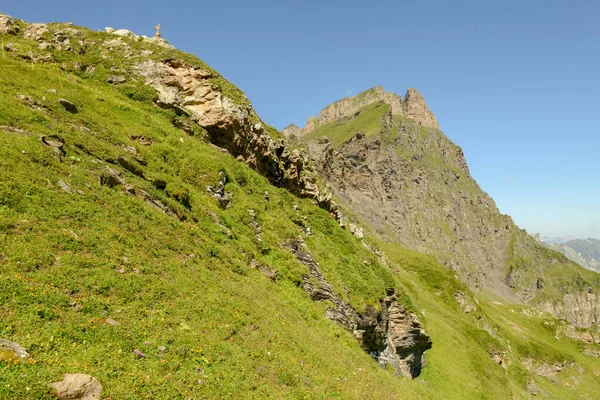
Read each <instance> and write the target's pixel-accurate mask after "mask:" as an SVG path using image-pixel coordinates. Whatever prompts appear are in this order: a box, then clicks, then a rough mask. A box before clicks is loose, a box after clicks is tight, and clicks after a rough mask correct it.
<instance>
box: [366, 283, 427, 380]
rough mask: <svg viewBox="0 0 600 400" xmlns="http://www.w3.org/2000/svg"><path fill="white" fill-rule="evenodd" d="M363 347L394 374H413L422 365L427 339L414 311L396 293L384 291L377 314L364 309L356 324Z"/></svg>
mask: <svg viewBox="0 0 600 400" xmlns="http://www.w3.org/2000/svg"><path fill="white" fill-rule="evenodd" d="M357 332H358V335H359V337H362V344H363V347H364V348H365V350H366V351H367V352H368V353H369V354H371V356H372V357H373V358H374V359H376V360H377V361H378V362H379V363H380V364H381V365H382V366H386V365H391V366H392V367H393V368H394V370H396V373H397V374H398V375H404V376H408V377H413V378H414V377H416V376H419V374H420V373H421V368H422V367H423V365H424V364H425V357H424V355H423V354H424V353H425V351H426V350H429V349H431V346H432V342H431V338H430V337H429V335H428V334H427V332H425V330H424V329H423V328H422V326H421V322H420V321H419V319H418V318H417V316H416V315H415V314H414V313H409V312H407V311H406V309H405V308H404V307H403V306H402V304H400V303H399V302H398V294H397V293H396V292H395V291H394V290H393V289H390V290H388V293H387V296H386V297H384V298H383V299H382V300H381V311H380V312H379V313H377V312H374V310H372V309H371V310H370V311H367V312H365V314H364V315H363V317H362V319H361V321H360V324H359V326H358V327H357Z"/></svg>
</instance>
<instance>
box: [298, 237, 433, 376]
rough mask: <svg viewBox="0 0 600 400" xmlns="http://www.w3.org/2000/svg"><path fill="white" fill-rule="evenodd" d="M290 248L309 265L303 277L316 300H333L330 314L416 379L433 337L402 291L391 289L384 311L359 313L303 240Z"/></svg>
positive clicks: (381, 359)
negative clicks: (408, 307)
mask: <svg viewBox="0 0 600 400" xmlns="http://www.w3.org/2000/svg"><path fill="white" fill-rule="evenodd" d="M286 247H287V248H288V249H289V250H290V251H291V252H292V253H294V255H295V256H296V258H297V259H298V261H300V262H301V263H303V264H304V265H306V266H307V267H308V270H309V274H310V275H305V276H304V277H303V284H304V290H306V292H307V293H308V294H309V296H310V297H311V298H312V299H313V300H315V301H329V302H331V303H332V304H333V305H334V307H330V308H329V309H328V310H327V317H328V318H329V319H331V320H332V321H336V322H338V323H339V324H340V325H342V326H344V327H345V328H346V329H348V330H350V331H352V332H353V333H354V335H355V337H356V338H357V340H358V341H359V342H360V343H361V345H362V346H363V348H364V349H365V351H366V352H367V353H369V354H370V355H371V357H373V359H375V360H376V361H377V362H378V363H379V364H381V365H382V366H386V365H391V366H392V367H393V368H394V370H395V371H396V374H397V375H403V376H406V377H410V378H415V377H417V376H419V374H420V373H421V368H422V367H423V365H424V364H425V357H424V353H425V351H426V350H429V349H430V348H431V346H432V342H431V338H430V337H429V335H428V334H427V332H425V330H424V329H423V328H422V325H421V322H420V321H419V319H418V318H417V316H416V315H415V314H414V313H410V312H408V311H407V310H406V309H405V308H404V307H403V306H402V304H400V303H399V302H398V294H397V293H396V292H395V290H394V289H388V291H387V296H385V297H384V298H382V299H381V311H376V310H375V309H373V308H367V310H365V312H364V313H362V314H361V313H359V312H357V311H356V310H355V309H354V307H352V306H351V305H350V304H348V303H346V302H345V301H344V300H343V299H342V298H341V297H340V296H339V295H337V294H336V293H335V292H334V291H333V289H332V287H331V285H330V284H329V282H327V280H326V279H325V277H324V276H323V274H322V273H321V271H320V269H319V264H318V263H317V262H316V261H315V260H314V258H313V257H312V255H311V254H310V253H309V252H308V251H307V249H306V246H305V245H304V243H303V242H302V241H300V240H295V241H291V242H289V243H288V244H287V245H286Z"/></svg>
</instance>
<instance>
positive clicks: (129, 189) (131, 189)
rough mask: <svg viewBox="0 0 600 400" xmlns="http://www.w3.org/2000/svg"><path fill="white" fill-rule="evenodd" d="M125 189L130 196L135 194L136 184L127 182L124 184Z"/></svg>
mask: <svg viewBox="0 0 600 400" xmlns="http://www.w3.org/2000/svg"><path fill="white" fill-rule="evenodd" d="M123 190H124V191H125V193H126V194H128V195H130V196H135V186H133V185H130V184H126V185H124V186H123Z"/></svg>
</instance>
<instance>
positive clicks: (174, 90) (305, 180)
mask: <svg viewBox="0 0 600 400" xmlns="http://www.w3.org/2000/svg"><path fill="white" fill-rule="evenodd" d="M134 71H135V72H136V73H138V74H139V75H142V76H143V77H145V78H146V84H147V85H150V86H152V87H153V88H154V89H156V91H157V95H158V99H157V100H156V102H157V104H158V105H159V106H161V107H168V108H172V109H174V110H175V111H176V112H177V113H179V114H181V115H186V116H189V117H190V118H191V119H192V120H193V121H194V122H195V123H196V124H198V125H199V126H200V127H202V128H204V129H205V130H206V132H207V134H208V138H209V140H210V141H211V142H212V143H213V144H215V145H217V146H219V147H222V148H225V149H227V150H228V151H229V153H230V154H232V155H233V156H234V157H237V158H238V159H239V160H241V161H244V162H245V163H246V164H248V165H249V166H250V167H251V168H253V169H255V170H257V171H258V172H259V173H261V174H262V175H264V176H265V177H267V178H268V179H269V180H270V181H271V183H273V184H274V185H275V186H279V187H285V188H287V189H289V190H290V191H291V192H293V193H295V194H297V195H300V196H304V197H308V198H311V199H314V200H315V201H316V202H317V203H318V204H319V206H320V207H322V208H324V209H326V210H327V211H329V212H330V213H332V214H333V215H334V216H336V217H337V216H338V208H337V205H336V204H335V203H334V202H333V201H332V199H331V194H330V193H329V192H328V191H327V190H325V191H321V190H320V189H319V188H318V186H317V185H316V183H315V182H316V176H315V175H314V173H312V171H311V170H310V166H309V160H308V158H307V157H306V156H305V155H303V154H302V153H301V152H300V151H298V150H297V149H290V148H289V146H288V145H287V144H286V143H285V142H283V141H281V142H276V141H275V140H273V138H272V137H271V136H270V135H269V134H268V133H267V131H266V130H265V128H264V126H263V124H262V123H261V122H260V119H259V118H258V116H256V114H255V113H254V110H253V109H252V107H251V106H250V105H249V102H248V103H244V102H238V103H236V102H234V101H233V100H232V99H230V98H229V97H227V96H225V95H223V93H222V91H221V90H220V89H219V87H218V86H216V85H215V84H214V79H213V78H215V77H214V76H213V73H212V72H210V71H207V70H203V69H201V68H198V67H194V66H191V65H187V64H185V63H183V62H181V61H179V60H168V61H166V62H164V63H158V62H154V61H146V62H143V63H140V64H138V65H137V66H136V67H135V69H134Z"/></svg>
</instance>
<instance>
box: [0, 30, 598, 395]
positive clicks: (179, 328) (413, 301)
mask: <svg viewBox="0 0 600 400" xmlns="http://www.w3.org/2000/svg"><path fill="white" fill-rule="evenodd" d="M52 27H53V29H59V28H60V29H62V28H63V26H59V25H55V26H52ZM83 32H84V35H85V36H86V37H87V39H88V40H89V42H90V44H89V47H88V50H87V52H86V53H85V54H79V55H78V54H77V53H76V52H75V53H61V52H58V51H56V52H54V53H53V57H54V58H55V60H56V61H58V63H57V65H56V66H46V67H45V66H42V65H34V66H33V67H32V66H31V64H30V63H29V62H28V60H25V59H21V58H19V57H18V55H16V56H15V55H8V56H6V57H5V58H3V59H2V64H3V67H0V126H3V127H4V128H2V129H0V337H2V338H5V339H9V340H13V341H16V342H18V343H20V344H21V345H23V346H25V347H26V348H27V350H28V351H29V352H30V354H31V358H30V359H29V360H26V361H23V362H15V361H14V360H0V398H6V399H9V398H32V399H33V398H50V391H49V388H48V386H47V384H48V383H49V382H53V381H57V380H59V379H60V376H61V374H64V373H89V374H91V375H93V376H94V377H96V378H97V379H99V380H100V382H101V383H102V384H103V386H104V396H105V397H106V398H112V399H127V398H131V399H138V398H156V399H173V398H190V399H192V398H193V399H197V398H207V399H208V398H210V399H212V398H248V399H251V398H298V399H301V398H308V399H313V398H314V399H331V398H356V399H398V398H456V399H463V398H506V397H510V396H511V394H515V395H516V396H517V397H525V392H524V379H525V378H524V377H525V373H524V372H523V370H522V368H519V367H515V368H516V370H515V371H516V372H512V370H511V369H510V367H509V372H508V373H506V372H505V370H504V369H503V368H501V367H500V366H498V365H497V364H495V363H494V362H493V361H492V360H491V358H490V357H489V354H488V352H489V351H490V349H495V348H496V347H500V348H502V347H503V346H504V347H506V343H507V342H506V341H507V340H511V343H519V345H518V346H516V345H515V346H513V347H514V348H517V350H516V351H517V353H514V354H515V355H514V356H513V357H516V358H518V357H519V356H520V355H521V354H524V353H525V352H526V350H527V349H528V348H529V347H528V346H527V344H528V343H533V341H535V340H541V343H543V345H541V346H539V347H538V349H539V351H540V352H541V353H540V354H537V356H539V357H542V358H543V357H548V358H552V359H561V358H563V356H564V357H570V358H569V359H572V360H575V361H577V362H578V363H580V364H581V365H582V366H583V368H584V369H585V371H590V370H592V369H593V367H594V365H596V364H594V361H595V360H592V359H589V358H583V356H581V355H580V354H579V353H577V352H576V345H575V344H573V343H572V342H568V341H567V342H564V341H555V340H554V341H553V339H552V338H553V332H552V330H551V329H546V326H540V325H539V324H537V323H535V324H533V325H531V326H532V327H533V328H527V327H525V328H523V327H521V325H524V326H528V325H527V324H530V323H531V320H530V319H526V318H525V317H523V316H522V315H521V314H518V313H508V312H505V310H504V309H501V308H499V309H498V311H496V309H495V308H493V309H492V308H490V309H488V305H489V302H488V303H485V301H486V300H482V301H483V302H484V304H480V308H481V310H484V309H485V310H488V311H487V313H484V311H481V310H480V311H478V314H477V316H479V317H481V318H486V320H487V321H488V323H489V324H491V325H493V326H495V327H496V328H495V329H496V330H497V331H498V334H497V336H498V337H496V338H495V337H492V336H490V335H489V334H488V333H486V332H485V331H484V330H482V329H481V327H480V325H479V324H480V322H479V321H480V320H479V319H478V317H477V316H473V315H467V314H464V313H463V312H462V310H460V308H459V307H458V305H457V303H456V302H455V301H454V298H453V295H454V292H455V291H456V290H464V291H467V292H468V290H467V289H466V288H465V287H464V285H463V284H461V283H460V282H459V281H458V280H456V278H455V277H454V276H453V274H452V273H451V272H449V271H447V270H445V269H444V268H443V267H442V266H441V265H439V263H437V262H436V261H435V260H434V259H432V258H431V257H427V256H423V255H420V254H417V253H413V252H409V251H405V250H403V249H400V248H398V247H397V246H391V245H388V246H387V247H385V246H384V245H381V246H383V247H384V249H385V250H386V252H388V253H389V256H390V259H391V261H392V265H391V267H390V268H386V267H384V266H383V265H382V264H381V263H380V262H379V260H378V259H377V258H376V257H375V256H374V255H373V254H372V253H371V252H370V251H368V250H367V249H366V248H365V247H364V246H362V244H361V242H360V240H358V239H356V238H354V237H352V236H351V235H350V234H349V233H348V232H346V231H344V230H343V229H341V228H340V227H339V226H338V225H337V223H336V222H335V221H334V220H333V219H332V218H331V217H330V216H329V215H328V214H327V213H326V212H325V211H323V210H321V209H320V208H318V207H317V206H315V205H314V204H312V203H311V202H310V201H308V200H305V199H299V198H297V197H294V196H293V195H291V194H290V193H288V192H286V191H285V190H283V189H278V188H275V187H272V186H271V185H269V183H268V182H267V181H266V180H265V179H264V178H263V177H261V176H259V175H258V174H256V173H255V172H254V171H252V170H250V169H249V168H248V167H247V166H245V165H244V164H243V163H240V162H238V161H236V160H235V159H234V158H233V157H231V156H229V155H226V154H224V153H222V152H221V151H219V150H218V149H216V148H214V147H213V146H212V145H210V144H209V143H206V142H205V141H204V139H203V137H202V135H201V132H200V133H199V134H198V135H194V136H189V135H187V134H185V133H184V132H182V131H180V130H179V129H177V128H175V127H174V126H173V120H174V119H175V118H178V117H177V116H176V115H175V114H173V113H171V112H170V111H167V110H163V109H159V108H157V107H156V106H154V104H153V103H152V98H153V92H152V91H149V90H148V89H147V88H146V87H145V86H143V85H142V83H141V82H139V81H137V80H136V79H135V77H134V76H130V75H127V76H128V83H127V84H126V85H125V86H117V87H115V86H112V85H109V84H108V83H106V79H105V78H106V75H108V74H109V73H111V72H112V71H111V70H110V68H111V66H113V67H115V66H116V67H117V68H122V71H121V72H123V73H127V68H128V66H129V64H127V63H129V61H125V60H126V59H124V58H120V57H121V56H120V53H119V52H114V53H112V56H111V57H112V59H110V60H107V59H105V58H103V57H101V56H102V54H101V53H98V57H92V56H93V55H94V54H95V53H94V52H95V51H96V50H95V49H96V47H95V46H100V42H101V41H106V40H110V39H113V37H112V36H109V35H106V34H100V33H93V32H89V31H85V30H83ZM3 39H4V40H5V41H8V40H9V39H10V41H11V42H14V43H16V46H17V47H19V46H20V47H22V48H23V49H27V48H28V47H31V46H30V43H28V42H27V41H25V40H24V39H22V38H15V37H6V38H3ZM126 40H129V39H126ZM94 41H96V42H97V43H96V44H93V42H94ZM130 45H131V46H132V47H135V46H142V44H139V43H133V42H132V43H130ZM144 46H145V45H144ZM151 48H152V49H154V50H155V51H156V53H155V54H157V57H158V55H159V54H160V52H161V51H162V50H160V49H158V48H154V47H151ZM88 57H91V58H88ZM185 57H187V58H186V59H187V60H188V62H190V63H197V64H198V65H201V61H200V60H197V59H195V58H192V57H191V56H185ZM81 61H84V62H85V63H86V64H87V65H93V66H95V67H96V70H95V72H93V73H88V72H84V71H82V70H81V68H75V63H76V62H81ZM119 62H122V63H123V64H122V65H120V64H118V63H119ZM57 66H58V70H57V68H56V67H57ZM217 79H221V78H217ZM222 84H223V85H224V89H223V90H226V87H230V86H231V87H230V89H227V90H232V91H235V90H237V89H233V85H231V84H230V83H228V82H226V81H224V80H223V82H222ZM240 93H241V92H240ZM242 96H243V95H240V99H241V98H242ZM59 98H66V99H68V100H69V101H71V102H73V103H74V104H76V105H77V107H78V109H79V112H78V113H77V114H71V113H69V112H67V111H66V110H65V109H64V108H63V107H62V106H61V105H60V104H59V103H58V99H59ZM383 109H384V107H378V108H373V109H372V110H370V112H372V113H373V119H372V120H373V121H375V120H377V119H378V118H380V114H379V113H380V112H381V111H382V110H383ZM369 121H371V119H369ZM371 122H372V121H371ZM371 122H369V123H368V124H365V125H364V126H362V127H361V128H360V129H364V130H366V131H367V132H375V131H372V130H371V128H369V127H372V126H374V125H373V124H372V123H371ZM6 127H10V128H11V129H8V128H6ZM367 128H368V129H367ZM340 132H342V131H340ZM344 132H345V131H344ZM43 135H58V136H60V137H61V138H62V139H64V145H63V147H62V153H61V154H57V153H56V152H55V151H54V150H53V149H52V148H50V147H48V146H45V145H44V144H43V143H42V141H41V139H40V138H41V136H43ZM273 135H276V134H275V133H273ZM343 135H346V133H343V134H342V135H341V136H340V138H342V137H343ZM139 138H143V143H144V144H142V143H141V142H140V139H139ZM340 140H341V139H340ZM131 147H133V148H135V152H136V154H135V155H134V154H132V153H131ZM119 157H125V158H127V159H128V160H130V161H131V162H132V163H134V164H135V165H136V172H137V173H132V172H130V171H129V170H127V169H125V168H124V167H122V166H121V165H120V164H119V163H118V162H115V160H118V159H119ZM136 158H137V159H141V160H144V163H140V162H137V161H135V159H136ZM107 167H110V168H112V169H116V170H118V171H119V172H120V173H121V174H122V175H123V177H124V178H125V180H126V181H127V183H128V184H130V185H133V186H134V187H135V189H136V190H137V191H139V190H144V191H145V192H147V193H148V194H149V195H150V196H151V197H152V198H153V199H156V200H158V201H160V202H161V203H162V204H165V205H166V206H168V207H169V209H171V210H173V211H174V215H168V214H165V213H163V212H162V211H160V210H157V209H156V207H153V206H152V205H151V204H149V203H148V202H147V201H145V200H144V199H143V198H141V197H140V196H131V195H128V194H126V191H125V190H124V189H123V187H121V186H117V187H113V188H110V187H107V186H104V185H101V184H100V179H99V177H100V175H101V174H102V173H103V171H105V169H106V168H107ZM222 174H224V175H225V176H226V177H227V180H226V182H227V183H226V186H225V189H226V190H227V191H229V192H231V193H232V194H233V201H232V204H231V207H230V208H227V209H222V208H220V207H219V205H218V202H217V200H216V199H214V198H213V197H212V196H210V195H209V194H208V193H207V192H206V187H207V186H214V185H217V184H218V182H219V179H220V177H221V175H222ZM157 180H164V181H165V183H166V184H167V185H166V187H164V188H162V187H157V186H156V185H155V184H153V182H156V181H157ZM61 182H62V183H64V184H66V185H68V188H69V189H70V191H68V190H65V189H63V188H61ZM265 191H268V192H269V199H268V200H267V199H265V197H264V192H265ZM181 193H186V194H187V195H186V196H184V197H186V198H187V199H188V200H187V201H185V202H184V201H182V196H180V194H181ZM184 203H185V204H184ZM293 206H297V209H296V208H294V207H293ZM249 209H251V210H254V212H255V214H256V218H257V222H258V223H259V225H260V226H261V227H262V237H261V240H258V239H257V238H256V232H255V230H254V228H253V226H252V224H251V222H252V218H253V217H252V216H251V214H250V212H249V211H248V210H249ZM304 217H306V219H304ZM298 220H302V221H304V223H305V224H306V225H308V226H309V227H310V228H311V229H312V231H313V234H312V235H311V236H308V237H306V238H305V239H306V243H307V245H308V247H309V249H310V251H311V252H312V253H313V255H314V257H315V259H316V260H317V261H318V262H319V263H320V266H321V269H322V271H323V273H324V275H325V276H326V278H327V279H328V280H329V281H330V282H331V283H332V285H333V287H334V289H335V290H336V292H338V293H339V294H341V295H342V296H345V297H346V299H347V300H349V301H351V302H352V304H353V305H354V306H355V307H356V308H357V309H359V310H362V309H363V308H364V307H366V306H367V305H373V306H377V305H378V300H379V297H380V296H381V295H382V294H383V293H384V292H385V289H386V288H387V287H389V286H394V287H396V288H398V289H400V290H401V291H402V296H401V298H402V299H403V303H404V304H405V306H407V307H408V308H409V309H411V310H413V311H414V312H416V313H418V315H419V316H420V318H421V320H422V321H423V322H424V325H425V328H426V329H427V331H428V332H429V333H430V334H431V336H432V338H433V342H434V347H433V349H432V350H430V351H428V352H427V353H426V358H427V365H426V366H425V368H424V369H423V373H422V375H421V377H419V378H417V379H416V380H412V381H411V380H407V379H405V378H398V377H396V376H394V374H393V372H392V371H390V370H386V369H382V368H380V367H379V366H378V365H377V364H376V363H375V362H374V361H373V360H372V359H371V358H370V357H369V355H367V354H366V353H365V352H364V351H363V350H362V349H361V348H360V347H359V345H358V342H357V341H356V340H355V339H354V337H353V336H352V334H351V333H350V332H347V331H345V330H344V329H342V328H341V327H339V326H338V325H336V324H335V323H332V322H330V321H328V320H327V319H326V318H325V317H324V314H325V307H326V304H321V303H315V302H313V301H311V300H310V299H309V298H308V296H307V295H306V294H305V293H304V291H303V289H302V288H301V287H299V283H300V281H301V277H302V274H305V273H306V268H305V267H304V266H303V265H301V264H299V263H298V262H297V261H296V260H295V258H294V257H293V256H292V255H291V254H290V253H289V252H288V251H287V250H285V249H284V246H283V245H284V243H285V242H286V241H288V240H290V239H293V238H297V237H300V236H303V235H304V234H303V231H302V229H301V228H300V226H299V225H298V224H297V222H298ZM253 259H255V260H257V261H258V262H259V263H260V264H263V265H267V266H269V267H272V268H275V269H277V271H278V274H279V278H278V280H277V281H276V282H272V281H271V280H270V279H268V278H267V277H265V276H263V275H262V274H261V273H260V272H258V271H257V270H255V269H252V268H250V264H251V262H252V260H253ZM346 289H347V290H346ZM108 318H110V319H112V320H114V321H116V322H117V323H118V324H114V323H113V324H112V325H111V324H108V323H107V319H108ZM513 325H515V326H517V327H518V329H517V328H515V327H514V326H513ZM521 329H525V330H526V332H527V334H525V335H522V334H521ZM565 343H566V344H565ZM522 348H523V349H525V350H521V349H522ZM135 349H137V350H139V351H140V352H142V353H143V354H144V355H145V357H140V356H138V355H136V354H135V353H134V350H135ZM536 351H537V350H536ZM516 358H515V359H516ZM514 365H517V362H516V361H515V362H514ZM540 385H543V386H544V388H545V389H546V390H547V391H549V392H551V391H552V390H554V389H556V390H559V389H557V388H555V387H554V386H553V384H550V383H546V382H545V381H543V380H542V381H541V382H540ZM598 386H599V382H598V379H597V378H590V375H585V378H582V382H580V384H579V386H577V387H576V388H575V389H574V391H572V392H568V391H567V390H566V389H565V390H564V391H562V392H560V393H561V395H562V394H564V397H563V398H569V397H571V398H577V397H575V396H580V395H581V396H582V397H579V398H585V396H588V397H590V396H591V395H590V393H591V394H594V393H596V394H597V391H598V389H597V388H598ZM594 390H595V391H594ZM557 393H558V392H557ZM590 398H591V397H590Z"/></svg>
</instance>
